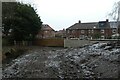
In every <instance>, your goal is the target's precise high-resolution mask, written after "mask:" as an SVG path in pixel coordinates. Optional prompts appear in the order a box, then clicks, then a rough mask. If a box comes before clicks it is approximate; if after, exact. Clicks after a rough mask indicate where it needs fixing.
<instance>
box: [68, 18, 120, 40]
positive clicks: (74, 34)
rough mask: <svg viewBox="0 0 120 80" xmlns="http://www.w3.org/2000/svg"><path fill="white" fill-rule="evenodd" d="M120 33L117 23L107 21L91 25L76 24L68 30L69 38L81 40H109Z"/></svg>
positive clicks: (91, 23)
mask: <svg viewBox="0 0 120 80" xmlns="http://www.w3.org/2000/svg"><path fill="white" fill-rule="evenodd" d="M118 32H119V33H120V28H119V29H118V28H117V22H109V20H108V19H106V21H99V22H90V23H81V21H79V22H78V23H75V24H74V25H72V26H70V27H69V28H67V29H66V35H67V37H68V38H80V39H107V38H111V36H112V35H114V34H117V33H118Z"/></svg>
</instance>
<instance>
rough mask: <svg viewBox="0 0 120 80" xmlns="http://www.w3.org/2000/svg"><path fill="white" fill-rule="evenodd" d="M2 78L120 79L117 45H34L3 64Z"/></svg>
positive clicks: (118, 49)
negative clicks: (78, 46)
mask: <svg viewBox="0 0 120 80" xmlns="http://www.w3.org/2000/svg"><path fill="white" fill-rule="evenodd" d="M2 77H3V79H4V78H60V79H63V78H116V79H118V78H120V48H115V47H111V46H110V45H109V46H108V45H107V43H97V44H93V45H91V46H85V47H83V48H58V47H57V48H56V47H35V48H34V47H33V49H31V50H30V51H28V52H26V54H24V55H22V56H20V57H18V58H17V59H14V60H12V61H11V63H9V64H5V67H3V76H2Z"/></svg>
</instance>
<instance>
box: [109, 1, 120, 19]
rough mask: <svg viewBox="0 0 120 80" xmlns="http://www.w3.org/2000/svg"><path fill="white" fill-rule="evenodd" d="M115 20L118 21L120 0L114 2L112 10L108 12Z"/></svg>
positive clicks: (119, 17)
mask: <svg viewBox="0 0 120 80" xmlns="http://www.w3.org/2000/svg"><path fill="white" fill-rule="evenodd" d="M109 15H110V16H112V18H113V19H114V20H116V21H120V1H118V2H116V3H115V4H114V7H113V10H112V12H111V13H110V14H109Z"/></svg>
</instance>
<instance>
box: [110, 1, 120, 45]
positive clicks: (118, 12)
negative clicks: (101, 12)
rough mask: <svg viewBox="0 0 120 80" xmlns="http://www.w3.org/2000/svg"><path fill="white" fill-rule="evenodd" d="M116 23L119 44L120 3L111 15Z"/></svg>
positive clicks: (119, 2)
mask: <svg viewBox="0 0 120 80" xmlns="http://www.w3.org/2000/svg"><path fill="white" fill-rule="evenodd" d="M109 15H110V16H111V17H112V18H113V19H114V20H115V21H117V34H116V36H117V43H118V42H119V37H120V35H119V27H120V1H118V2H116V3H115V4H114V7H113V10H112V12H111V13H110V14H109Z"/></svg>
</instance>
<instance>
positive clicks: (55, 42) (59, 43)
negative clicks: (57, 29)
mask: <svg viewBox="0 0 120 80" xmlns="http://www.w3.org/2000/svg"><path fill="white" fill-rule="evenodd" d="M35 45H37V46H48V47H63V46H64V39H37V40H36V41H35Z"/></svg>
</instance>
